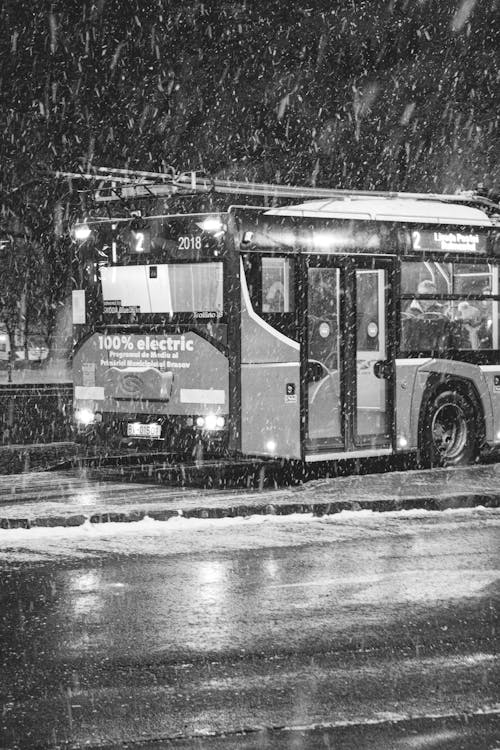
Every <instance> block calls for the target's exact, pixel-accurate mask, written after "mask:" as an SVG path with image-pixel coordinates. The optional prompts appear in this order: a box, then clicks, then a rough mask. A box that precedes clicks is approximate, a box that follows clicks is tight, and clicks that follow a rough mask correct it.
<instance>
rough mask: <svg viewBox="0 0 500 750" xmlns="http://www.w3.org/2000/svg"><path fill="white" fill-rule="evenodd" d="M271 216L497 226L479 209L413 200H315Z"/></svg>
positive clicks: (458, 203) (448, 203) (274, 209)
mask: <svg viewBox="0 0 500 750" xmlns="http://www.w3.org/2000/svg"><path fill="white" fill-rule="evenodd" d="M266 215H268V216H297V217H302V218H307V217H311V218H313V217H316V218H322V219H360V220H372V221H401V222H408V223H418V224H457V225H474V226H484V227H491V226H494V222H492V220H491V219H490V217H489V216H488V215H487V214H486V213H485V212H484V211H481V210H480V209H478V208H472V207H471V206H467V205H464V204H463V203H460V202H457V203H452V202H448V201H438V200H417V199H412V198H382V197H380V198H379V197H371V198H366V197H360V198H357V197H349V198H344V199H341V200H338V199H333V200H316V201H307V202H306V203H299V204H298V205H296V206H284V207H283V208H273V209H271V210H269V211H266Z"/></svg>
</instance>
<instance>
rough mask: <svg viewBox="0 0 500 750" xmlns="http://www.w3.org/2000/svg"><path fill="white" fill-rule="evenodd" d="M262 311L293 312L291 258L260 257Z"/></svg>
mask: <svg viewBox="0 0 500 750" xmlns="http://www.w3.org/2000/svg"><path fill="white" fill-rule="evenodd" d="M261 288H262V312H263V313H289V312H293V309H294V300H293V259H291V258H268V257H265V256H264V257H262V286H261Z"/></svg>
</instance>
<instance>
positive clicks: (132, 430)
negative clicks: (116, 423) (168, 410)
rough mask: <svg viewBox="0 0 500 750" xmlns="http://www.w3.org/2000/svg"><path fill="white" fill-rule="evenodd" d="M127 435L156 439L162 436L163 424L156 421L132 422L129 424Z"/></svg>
mask: <svg viewBox="0 0 500 750" xmlns="http://www.w3.org/2000/svg"><path fill="white" fill-rule="evenodd" d="M127 436H128V437H139V438H150V439H152V440H155V439H158V438H159V437H161V425H159V424H154V423H153V424H141V423H140V422H130V423H129V424H128V425H127Z"/></svg>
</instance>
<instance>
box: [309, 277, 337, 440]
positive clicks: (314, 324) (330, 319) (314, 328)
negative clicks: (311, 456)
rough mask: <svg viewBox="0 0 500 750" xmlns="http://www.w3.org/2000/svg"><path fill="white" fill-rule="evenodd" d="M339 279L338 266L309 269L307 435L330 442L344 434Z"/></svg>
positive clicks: (311, 438)
mask: <svg viewBox="0 0 500 750" xmlns="http://www.w3.org/2000/svg"><path fill="white" fill-rule="evenodd" d="M339 281H340V272H339V269H338V268H325V267H321V268H314V267H313V268H309V269H308V287H307V297H308V350H307V355H308V377H307V387H308V395H307V398H308V438H309V440H314V441H326V442H327V443H328V441H330V440H332V439H333V440H334V441H335V442H336V443H338V441H339V440H340V438H341V435H342V420H341V405H340V404H341V397H340V373H339V347H340V331H339V325H338V313H339V297H340V289H339Z"/></svg>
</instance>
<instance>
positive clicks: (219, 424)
mask: <svg viewBox="0 0 500 750" xmlns="http://www.w3.org/2000/svg"><path fill="white" fill-rule="evenodd" d="M225 424H226V420H225V419H224V417H221V416H217V415H216V414H207V416H206V417H196V426H197V427H202V428H203V429H204V430H221V429H222V428H223V427H224V425H225Z"/></svg>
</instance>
